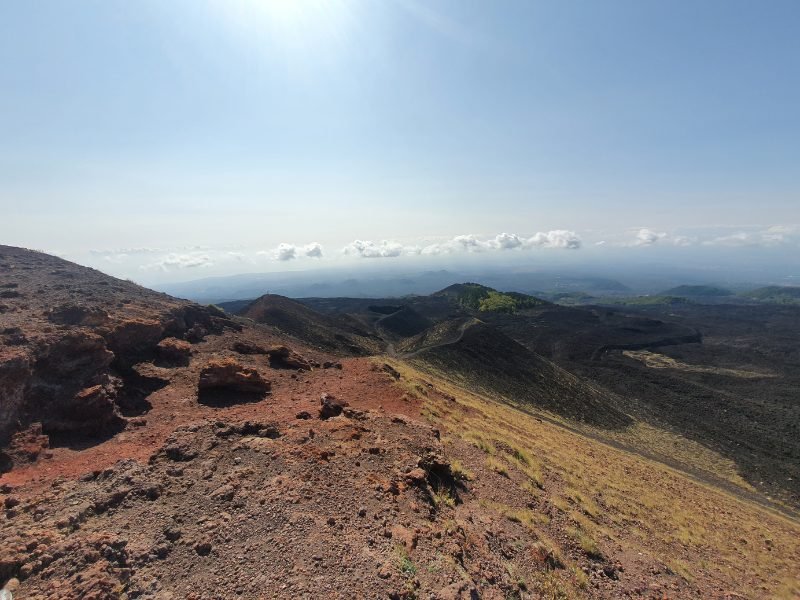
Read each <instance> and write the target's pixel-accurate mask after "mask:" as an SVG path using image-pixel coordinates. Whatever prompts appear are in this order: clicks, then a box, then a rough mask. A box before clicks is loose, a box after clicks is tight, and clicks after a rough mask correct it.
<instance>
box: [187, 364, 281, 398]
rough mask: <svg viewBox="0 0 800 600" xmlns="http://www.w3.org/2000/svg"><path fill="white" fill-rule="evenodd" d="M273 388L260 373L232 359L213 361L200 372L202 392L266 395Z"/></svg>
mask: <svg viewBox="0 0 800 600" xmlns="http://www.w3.org/2000/svg"><path fill="white" fill-rule="evenodd" d="M271 387H272V386H271V384H270V382H269V381H267V380H266V379H264V378H263V377H262V376H261V374H260V373H259V372H258V371H256V370H255V369H251V368H248V367H244V366H242V365H241V364H239V363H238V362H237V361H236V360H234V359H232V358H222V359H212V360H210V361H209V362H208V364H206V366H205V367H203V370H202V371H201V372H200V383H199V388H200V390H208V389H228V390H235V391H238V392H245V393H254V394H265V393H267V392H269V391H270V389H271Z"/></svg>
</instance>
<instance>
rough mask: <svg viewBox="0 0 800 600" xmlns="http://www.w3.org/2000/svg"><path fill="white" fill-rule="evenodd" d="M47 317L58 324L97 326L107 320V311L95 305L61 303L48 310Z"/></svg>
mask: <svg viewBox="0 0 800 600" xmlns="http://www.w3.org/2000/svg"><path fill="white" fill-rule="evenodd" d="M47 318H48V320H49V321H50V322H51V323H56V324H58V325H82V326H85V327H99V326H101V325H106V324H107V323H108V322H109V316H108V312H106V311H105V310H103V309H102V308H100V307H97V306H83V305H79V304H62V305H61V306H57V307H56V308H53V309H52V310H50V312H49V313H48V314H47Z"/></svg>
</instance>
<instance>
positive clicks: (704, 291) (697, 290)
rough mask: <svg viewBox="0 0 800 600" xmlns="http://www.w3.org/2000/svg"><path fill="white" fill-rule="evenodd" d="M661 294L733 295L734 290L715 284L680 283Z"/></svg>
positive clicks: (683, 295) (691, 295)
mask: <svg viewBox="0 0 800 600" xmlns="http://www.w3.org/2000/svg"><path fill="white" fill-rule="evenodd" d="M659 295H661V296H681V297H684V298H700V297H703V296H731V295H733V292H731V291H730V290H726V289H725V288H721V287H716V286H713V285H679V286H677V287H674V288H670V289H668V290H666V291H665V292H661V294H659Z"/></svg>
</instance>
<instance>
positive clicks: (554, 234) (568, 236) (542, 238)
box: [523, 229, 581, 250]
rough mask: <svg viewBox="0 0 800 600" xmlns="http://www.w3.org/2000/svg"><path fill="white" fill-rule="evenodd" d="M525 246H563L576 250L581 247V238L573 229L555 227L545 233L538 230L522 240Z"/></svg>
mask: <svg viewBox="0 0 800 600" xmlns="http://www.w3.org/2000/svg"><path fill="white" fill-rule="evenodd" d="M523 245H524V247H526V248H563V249H567V250H577V249H578V248H580V247H581V238H580V237H579V236H578V234H577V233H575V232H574V231H567V230H566V229H556V230H554V231H548V232H546V233H542V232H539V233H537V234H536V235H534V236H532V237H530V238H528V239H527V240H525V242H524V244H523Z"/></svg>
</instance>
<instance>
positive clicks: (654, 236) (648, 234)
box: [628, 227, 667, 246]
mask: <svg viewBox="0 0 800 600" xmlns="http://www.w3.org/2000/svg"><path fill="white" fill-rule="evenodd" d="M666 237H667V234H666V233H659V232H656V231H653V230H652V229H648V228H647V227H643V228H642V229H640V230H639V231H638V232H637V233H636V237H635V239H634V240H633V241H632V242H630V243H629V244H628V245H629V246H652V245H654V244H656V243H658V242H659V241H661V240H663V239H665V238H666Z"/></svg>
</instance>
